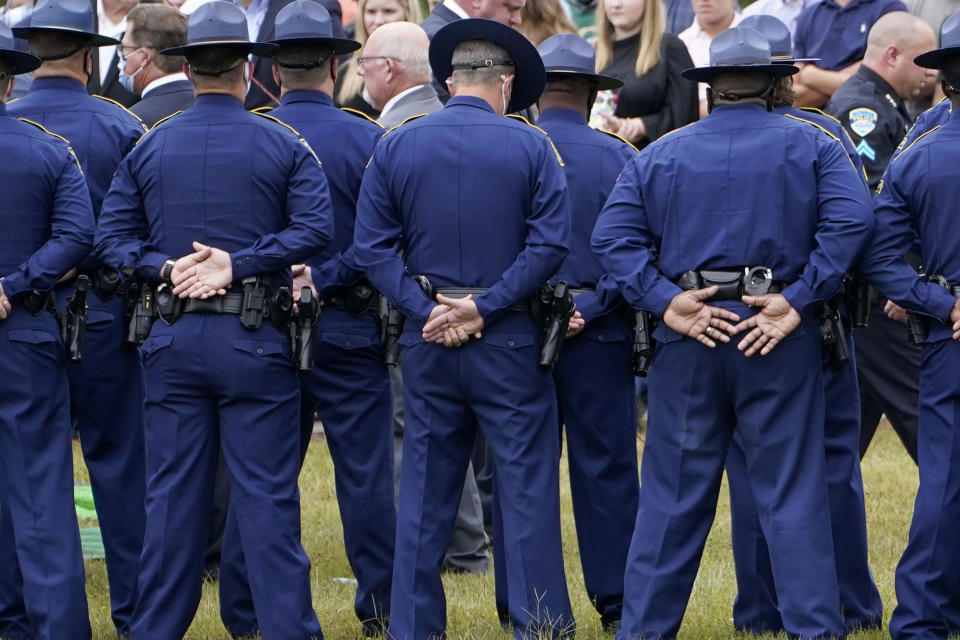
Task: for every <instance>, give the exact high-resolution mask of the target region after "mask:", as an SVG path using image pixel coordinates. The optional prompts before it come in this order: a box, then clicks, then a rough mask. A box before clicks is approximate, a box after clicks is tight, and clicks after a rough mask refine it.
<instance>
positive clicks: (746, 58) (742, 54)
mask: <svg viewBox="0 0 960 640" xmlns="http://www.w3.org/2000/svg"><path fill="white" fill-rule="evenodd" d="M769 63H770V44H769V43H768V42H767V40H766V38H764V37H763V35H761V34H760V32H759V31H756V30H754V29H750V28H749V27H733V28H731V29H727V30H726V31H722V32H720V33H719V34H718V35H717V36H716V37H715V38H714V39H713V41H712V42H711V43H710V66H711V67H725V66H739V65H766V64H769Z"/></svg>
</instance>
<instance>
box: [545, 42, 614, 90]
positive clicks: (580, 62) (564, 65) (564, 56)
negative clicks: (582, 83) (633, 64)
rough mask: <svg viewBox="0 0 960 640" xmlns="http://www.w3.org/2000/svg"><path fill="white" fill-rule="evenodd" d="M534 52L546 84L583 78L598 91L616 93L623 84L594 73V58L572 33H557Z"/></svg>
mask: <svg viewBox="0 0 960 640" xmlns="http://www.w3.org/2000/svg"><path fill="white" fill-rule="evenodd" d="M537 51H538V52H539V53H540V58H541V59H542V60H543V68H544V70H545V71H546V72H547V81H548V82H549V81H550V80H560V79H563V78H583V79H585V80H587V81H589V82H590V84H592V85H593V86H595V87H596V88H597V89H600V90H601V91H603V90H605V89H619V88H620V87H622V86H623V82H622V81H620V80H617V79H616V78H613V77H611V76H605V75H603V74H600V73H596V72H595V69H596V60H597V54H596V51H594V50H593V47H592V46H591V45H590V43H589V42H587V41H586V40H584V39H583V38H581V37H580V36H575V35H573V34H572V33H558V34H557V35H555V36H551V37H549V38H547V39H546V40H544V41H543V42H542V43H541V44H540V46H539V47H537Z"/></svg>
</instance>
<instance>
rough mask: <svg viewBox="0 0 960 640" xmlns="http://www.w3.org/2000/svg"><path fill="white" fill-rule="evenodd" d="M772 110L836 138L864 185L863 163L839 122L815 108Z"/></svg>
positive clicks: (785, 107)
mask: <svg viewBox="0 0 960 640" xmlns="http://www.w3.org/2000/svg"><path fill="white" fill-rule="evenodd" d="M773 110H774V111H776V112H777V113H783V114H785V115H789V116H793V117H794V118H800V119H801V120H806V121H808V122H812V123H813V124H815V125H816V126H818V127H820V128H821V129H823V130H824V131H825V132H826V133H827V134H829V135H830V136H832V137H834V138H836V139H837V141H839V142H840V144H842V145H843V150H844V151H846V153H847V157H848V158H850V163H851V164H852V165H853V168H854V169H856V170H857V175H859V176H862V177H863V182H864V185H866V181H867V174H866V171H865V169H864V168H863V162H862V161H861V160H860V154H859V153H857V147H856V145H855V144H853V140H852V139H851V138H850V134H848V133H847V130H846V129H844V128H843V125H842V124H840V121H839V120H837V119H836V118H834V117H833V116H831V115H828V114H826V113H824V112H823V111H820V110H819V109H815V108H806V109H797V108H796V107H790V106H786V105H781V106H776V107H774V108H773Z"/></svg>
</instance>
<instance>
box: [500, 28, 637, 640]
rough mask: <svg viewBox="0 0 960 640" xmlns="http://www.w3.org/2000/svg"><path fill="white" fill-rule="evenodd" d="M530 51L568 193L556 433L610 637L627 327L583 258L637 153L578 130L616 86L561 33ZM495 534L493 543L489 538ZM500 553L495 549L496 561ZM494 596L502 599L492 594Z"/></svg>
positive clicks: (626, 399) (633, 493)
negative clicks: (567, 309)
mask: <svg viewBox="0 0 960 640" xmlns="http://www.w3.org/2000/svg"><path fill="white" fill-rule="evenodd" d="M539 51H540V56H541V58H542V59H543V64H544V67H545V68H546V73H547V82H546V86H545V87H544V90H543V94H542V95H541V96H540V99H539V101H538V106H539V108H540V117H539V118H538V120H537V126H539V127H541V128H542V129H543V130H544V131H546V132H547V134H548V135H549V136H550V139H551V140H552V141H553V143H554V144H555V145H556V146H557V149H558V150H559V151H560V156H561V157H562V158H563V162H564V167H563V172H564V175H565V176H566V178H567V187H568V189H569V190H570V224H571V230H570V254H569V255H568V256H567V258H566V259H565V260H564V261H563V265H562V266H561V267H560V270H559V271H558V272H557V273H556V274H555V275H554V276H553V277H552V278H551V280H552V281H554V282H556V281H564V282H566V283H567V284H568V285H569V286H571V287H573V288H574V294H575V296H576V297H575V301H576V309H577V310H576V312H575V313H574V315H573V318H572V319H571V321H570V325H569V326H570V328H569V330H568V332H567V340H566V344H565V345H564V347H563V355H562V357H561V358H560V361H559V362H558V363H557V366H556V367H555V368H554V371H553V380H554V383H555V385H556V390H557V391H556V393H557V404H558V409H559V416H558V428H561V429H562V430H563V433H565V434H566V442H567V459H568V462H569V467H570V492H571V494H572V497H573V513H574V517H575V519H576V524H577V543H578V545H579V548H580V561H581V564H582V565H583V581H584V585H585V586H586V589H587V596H588V597H589V598H590V601H591V602H592V603H593V605H594V607H596V609H597V612H598V613H599V614H600V618H601V622H602V624H603V626H604V628H606V629H616V628H617V627H618V626H619V624H620V616H621V609H622V607H623V568H624V566H625V564H626V559H627V549H628V548H629V546H630V538H631V535H632V534H633V522H634V514H635V513H636V506H637V497H638V494H639V490H640V487H639V483H638V482H637V403H636V389H635V387H634V375H633V367H632V365H631V360H630V357H631V336H632V332H631V329H632V326H631V325H628V323H627V314H626V313H625V311H626V309H625V307H624V302H623V298H622V297H621V296H620V292H619V290H618V289H617V285H616V283H614V282H613V280H612V279H610V277H609V276H607V275H606V274H605V273H604V271H603V267H601V266H600V263H599V262H598V261H597V259H596V257H595V256H594V255H593V253H592V252H591V251H590V234H591V233H592V232H593V227H594V224H595V223H596V221H597V216H598V215H599V214H600V209H602V208H603V203H604V202H606V200H607V196H608V195H609V194H610V190H611V189H613V185H614V184H615V183H616V181H617V176H619V175H620V171H621V170H622V169H623V166H624V165H625V164H626V163H627V162H628V161H630V160H631V159H632V158H633V157H634V156H636V154H637V150H636V148H634V146H633V145H631V144H630V143H629V142H627V141H626V140H623V139H622V138H618V137H617V136H615V135H612V134H608V133H604V132H601V131H597V130H596V129H593V128H591V127H590V126H589V125H588V124H587V116H588V114H589V113H590V108H591V106H592V104H593V101H594V100H595V99H596V95H597V91H598V90H606V89H616V88H619V87H621V86H622V85H623V83H622V82H621V81H619V80H617V79H616V78H611V77H609V76H603V75H599V74H597V73H595V72H594V69H595V65H594V57H595V55H594V51H593V47H591V46H590V44H589V43H588V42H587V41H586V40H584V39H583V38H581V37H579V36H575V35H571V34H566V33H564V34H559V35H556V36H553V37H551V38H548V39H547V40H545V41H544V42H543V43H542V44H541V45H540V47H539ZM494 534H495V535H497V537H498V539H500V538H501V536H500V533H499V532H498V531H497V530H495V531H494ZM501 547H502V545H498V544H494V550H495V551H496V552H497V553H498V554H499V550H500V549H501ZM499 557H501V558H502V556H499ZM503 565H504V562H495V563H494V568H495V569H496V570H497V574H498V575H501V574H502V573H504V571H503V569H504V567H503ZM497 597H498V600H499V599H501V594H500V590H499V589H498V591H497Z"/></svg>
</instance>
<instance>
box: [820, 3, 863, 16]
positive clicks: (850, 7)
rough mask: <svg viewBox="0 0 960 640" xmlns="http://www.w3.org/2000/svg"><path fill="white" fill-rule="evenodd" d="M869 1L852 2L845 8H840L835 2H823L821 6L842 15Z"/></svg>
mask: <svg viewBox="0 0 960 640" xmlns="http://www.w3.org/2000/svg"><path fill="white" fill-rule="evenodd" d="M869 1H870V0H853V2H851V3H850V4H848V5H847V6H845V7H841V6H840V5H839V4H837V2H836V0H823V4H824V5H825V6H827V7H830V8H831V9H835V10H836V11H839V12H841V13H843V12H844V11H851V10H853V9H854V8H856V7H859V6H860V5H861V4H866V3H867V2H869Z"/></svg>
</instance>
